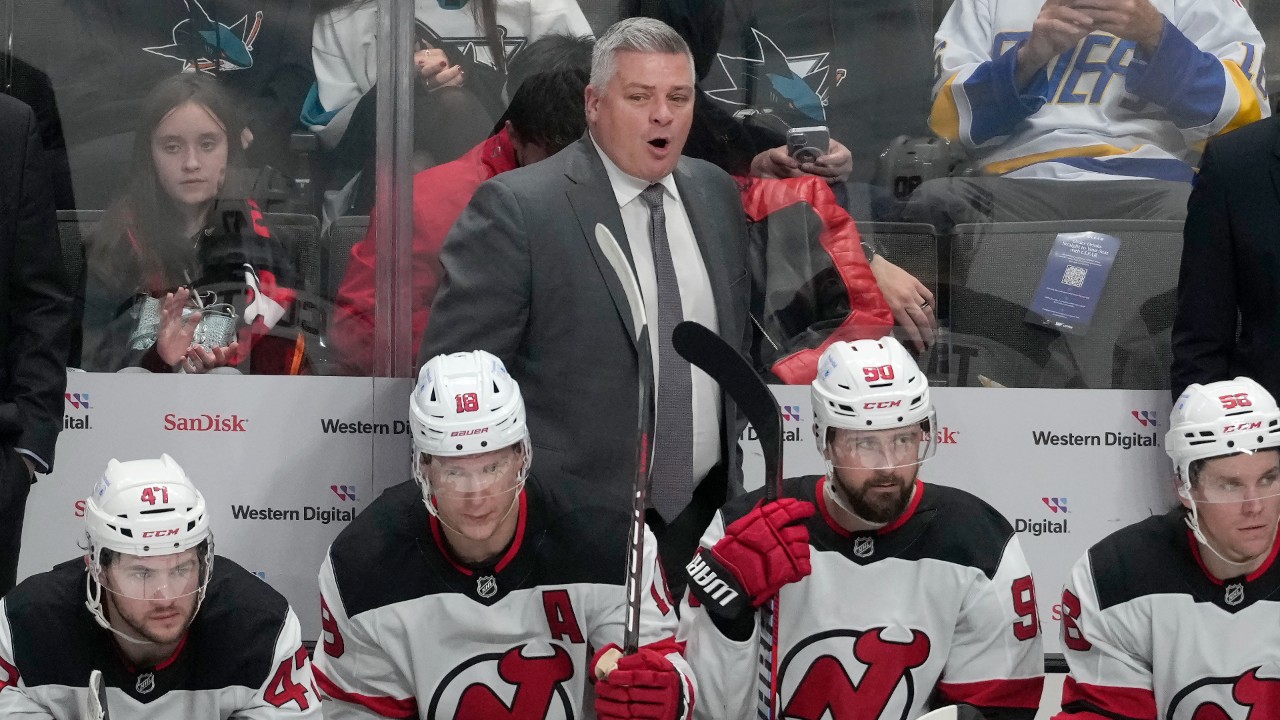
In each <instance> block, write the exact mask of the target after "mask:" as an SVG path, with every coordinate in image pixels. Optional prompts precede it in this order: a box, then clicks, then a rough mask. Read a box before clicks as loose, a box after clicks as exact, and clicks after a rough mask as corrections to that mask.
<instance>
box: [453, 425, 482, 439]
mask: <svg viewBox="0 0 1280 720" xmlns="http://www.w3.org/2000/svg"><path fill="white" fill-rule="evenodd" d="M487 432H489V428H487V427H483V428H475V429H474V430H454V431H453V432H451V433H449V437H459V436H461V435H479V434H481V433H487Z"/></svg>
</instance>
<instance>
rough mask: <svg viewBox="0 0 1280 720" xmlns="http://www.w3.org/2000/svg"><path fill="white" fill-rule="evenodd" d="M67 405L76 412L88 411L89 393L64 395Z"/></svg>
mask: <svg viewBox="0 0 1280 720" xmlns="http://www.w3.org/2000/svg"><path fill="white" fill-rule="evenodd" d="M63 397H64V398H66V399H67V404H68V405H70V406H71V407H73V408H75V409H77V410H88V409H89V393H64V394H63Z"/></svg>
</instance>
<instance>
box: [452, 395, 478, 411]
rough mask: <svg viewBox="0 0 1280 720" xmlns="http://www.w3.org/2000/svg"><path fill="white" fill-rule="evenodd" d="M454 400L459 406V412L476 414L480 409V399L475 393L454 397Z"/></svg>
mask: <svg viewBox="0 0 1280 720" xmlns="http://www.w3.org/2000/svg"><path fill="white" fill-rule="evenodd" d="M453 399H454V401H455V402H457V404H458V409H457V412H460V413H464V412H475V411H477V410H479V409H480V398H479V397H477V396H476V394H475V393H462V394H460V395H454V396H453Z"/></svg>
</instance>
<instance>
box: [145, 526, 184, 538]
mask: <svg viewBox="0 0 1280 720" xmlns="http://www.w3.org/2000/svg"><path fill="white" fill-rule="evenodd" d="M177 534H178V528H171V529H169V530H148V531H146V532H144V533H142V537H144V538H162V537H172V536H174V535H177Z"/></svg>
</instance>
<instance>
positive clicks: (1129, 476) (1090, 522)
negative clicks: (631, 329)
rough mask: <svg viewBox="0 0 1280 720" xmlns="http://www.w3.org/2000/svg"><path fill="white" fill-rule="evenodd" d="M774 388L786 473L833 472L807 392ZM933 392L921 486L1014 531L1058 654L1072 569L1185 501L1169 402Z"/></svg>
mask: <svg viewBox="0 0 1280 720" xmlns="http://www.w3.org/2000/svg"><path fill="white" fill-rule="evenodd" d="M773 391H774V395H775V396H776V397H777V398H778V403H779V404H780V405H781V406H782V407H783V426H784V433H786V435H787V442H786V443H784V449H783V454H784V461H783V466H784V471H785V474H786V475H787V476H788V477H793V476H796V475H808V474H821V473H824V472H825V471H826V470H825V467H824V464H823V461H822V457H821V456H820V455H819V454H818V450H817V445H816V444H815V443H814V439H813V430H812V427H813V413H812V411H811V410H810V406H811V404H810V397H809V388H808V386H784V385H779V386H774V387H773ZM930 394H931V396H932V399H933V403H934V406H935V408H937V413H938V425H939V426H940V427H939V431H938V433H937V440H938V443H939V444H938V449H937V454H936V455H935V456H934V457H933V458H932V459H931V460H929V461H927V462H926V463H925V464H924V466H923V467H922V468H921V470H920V477H921V479H923V480H924V481H925V483H926V484H927V483H929V482H937V483H940V484H943V485H951V486H953V487H958V488H963V489H965V490H968V491H969V492H972V493H974V494H975V495H977V496H978V497H980V498H982V499H984V500H986V501H987V502H989V503H991V504H992V505H993V506H995V508H996V509H997V510H999V511H1000V512H1001V513H1003V514H1004V516H1005V517H1006V518H1008V519H1009V522H1011V523H1014V525H1015V529H1017V530H1019V532H1018V540H1019V542H1020V543H1021V544H1022V548H1023V551H1024V552H1025V553H1026V555H1027V562H1028V563H1030V565H1031V570H1032V573H1033V574H1034V576H1035V580H1036V596H1037V600H1038V602H1039V605H1040V621H1041V629H1042V631H1043V632H1044V640H1045V652H1051V653H1056V652H1060V650H1059V631H1060V627H1059V624H1060V623H1059V620H1060V617H1059V614H1058V608H1057V605H1058V603H1059V600H1060V596H1061V594H1062V586H1063V584H1064V583H1065V581H1066V579H1067V575H1068V574H1069V573H1070V571H1071V566H1072V565H1073V564H1074V563H1075V561H1076V560H1077V559H1078V558H1079V557H1080V556H1081V555H1082V554H1084V552H1085V551H1086V550H1088V549H1089V547H1090V546H1091V545H1093V544H1094V543H1096V542H1097V541H1099V540H1101V539H1102V538H1104V537H1106V536H1107V535H1109V534H1110V533H1112V532H1114V531H1116V530H1119V529H1120V528H1122V527H1124V526H1125V525H1128V524H1130V523H1133V522H1137V521H1138V520H1141V519H1143V518H1145V517H1148V516H1149V515H1152V514H1162V513H1164V512H1166V511H1167V510H1169V509H1170V508H1172V507H1173V505H1174V504H1175V503H1176V502H1177V499H1176V497H1175V495H1174V493H1173V483H1172V473H1173V469H1172V465H1171V463H1170V462H1169V458H1168V456H1166V455H1165V454H1164V433H1165V432H1166V431H1167V430H1168V417H1169V409H1170V406H1171V402H1170V398H1169V393H1168V392H1166V391H1163V390H1029V389H984V388H933V389H932V390H931V391H930ZM1143 412H1145V413H1146V415H1145V416H1144V415H1143V414H1142V413H1143ZM1134 413H1137V415H1136V416H1135V414H1134ZM1151 419H1155V421H1156V423H1157V424H1155V425H1152V424H1151ZM1144 422H1146V425H1144V424H1143V423H1144ZM750 433H751V430H750V429H748V431H747V435H749V434H750ZM1037 433H1052V434H1053V435H1055V436H1059V441H1060V442H1061V441H1063V438H1062V437H1061V436H1070V435H1075V436H1078V437H1075V438H1068V439H1067V441H1075V442H1092V441H1093V438H1092V437H1086V436H1096V441H1097V443H1098V444H1097V445H1071V446H1068V445H1052V444H1040V445H1037V444H1036V434H1037ZM1108 433H1110V435H1108ZM1135 434H1136V435H1137V436H1138V437H1139V438H1141V439H1142V440H1143V441H1146V442H1154V445H1153V446H1134V447H1130V448H1128V449H1125V448H1124V447H1123V446H1122V444H1121V443H1122V442H1123V440H1121V438H1125V439H1127V440H1129V441H1132V440H1133V439H1134V435H1135ZM1042 438H1043V436H1042ZM1042 442H1043V440H1042ZM1108 442H1113V443H1116V444H1111V445H1108V444H1107V443H1108ZM742 448H743V455H744V461H743V472H744V474H745V478H746V480H745V481H746V485H747V488H748V489H752V488H756V487H759V486H760V484H761V482H763V475H764V465H763V461H762V459H761V455H760V444H759V443H758V442H755V440H754V439H752V440H750V441H747V440H746V436H745V435H744V440H743V442H742ZM1037 530H1038V531H1039V534H1036V531H1037ZM1046 530H1050V531H1049V532H1046ZM1063 530H1065V532H1062V531H1063Z"/></svg>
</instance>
